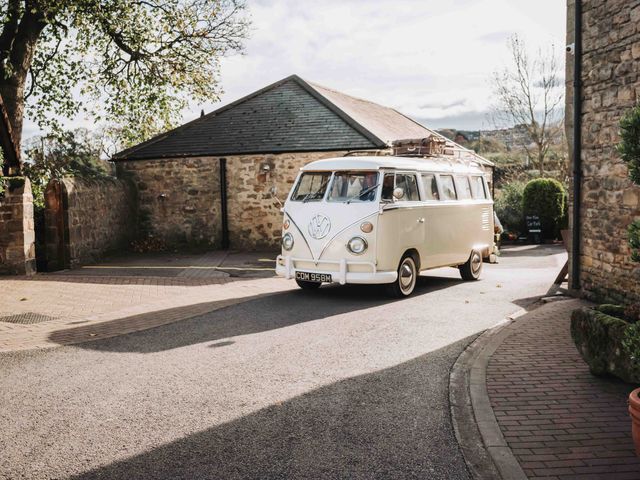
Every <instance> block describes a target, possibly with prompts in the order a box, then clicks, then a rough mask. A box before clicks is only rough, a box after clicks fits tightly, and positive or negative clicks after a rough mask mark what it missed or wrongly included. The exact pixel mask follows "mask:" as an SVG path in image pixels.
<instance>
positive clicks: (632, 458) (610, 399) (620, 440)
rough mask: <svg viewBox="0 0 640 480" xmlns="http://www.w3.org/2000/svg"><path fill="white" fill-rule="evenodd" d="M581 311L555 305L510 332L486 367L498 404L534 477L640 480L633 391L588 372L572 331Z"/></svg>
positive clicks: (573, 303)
mask: <svg viewBox="0 0 640 480" xmlns="http://www.w3.org/2000/svg"><path fill="white" fill-rule="evenodd" d="M580 305H581V302H579V301H577V300H565V301H557V302H553V303H550V304H547V305H544V306H542V307H540V308H538V309H536V310H534V311H533V312H531V313H529V314H528V315H526V316H525V317H523V318H522V319H520V320H518V321H516V322H515V323H514V324H512V325H511V326H509V327H507V328H508V329H510V330H511V333H510V335H509V336H508V337H507V338H506V339H505V341H504V342H503V343H502V344H501V345H500V347H498V350H497V351H496V352H495V353H494V354H493V356H492V358H491V360H490V361H489V365H488V368H487V391H488V393H489V397H490V400H491V405H492V407H493V410H494V413H495V415H496V418H497V420H498V424H499V426H500V429H501V431H502V433H503V435H504V437H505V439H506V441H507V443H508V445H509V447H510V448H511V449H512V451H513V453H514V455H515V457H516V459H517V460H518V462H519V463H520V465H521V467H522V468H523V470H524V472H525V474H526V475H527V476H528V477H529V478H531V479H538V480H541V479H549V480H550V479H558V480H569V479H576V480H577V479H580V480H595V479H607V480H615V479H619V480H622V479H640V458H639V457H637V456H636V454H635V452H634V447H633V441H632V439H631V423H630V419H629V415H628V413H627V398H628V395H629V392H631V390H633V388H634V385H629V384H625V383H623V382H621V381H619V380H616V379H613V378H598V377H594V376H593V375H591V374H590V373H589V369H588V367H587V366H586V364H585V363H584V361H583V360H582V359H581V357H580V355H579V354H578V351H577V350H576V348H575V346H574V344H573V341H572V340H571V335H570V331H569V327H570V315H571V310H573V309H574V308H577V307H578V306H580Z"/></svg>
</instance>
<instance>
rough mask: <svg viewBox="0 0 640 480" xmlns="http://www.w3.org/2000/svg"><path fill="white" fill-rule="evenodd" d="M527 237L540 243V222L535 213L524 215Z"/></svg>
mask: <svg viewBox="0 0 640 480" xmlns="http://www.w3.org/2000/svg"><path fill="white" fill-rule="evenodd" d="M525 221H526V223H527V230H528V231H529V237H530V238H531V241H533V243H542V223H540V217H539V216H537V215H527V216H526V217H525Z"/></svg>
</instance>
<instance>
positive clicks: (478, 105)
mask: <svg viewBox="0 0 640 480" xmlns="http://www.w3.org/2000/svg"><path fill="white" fill-rule="evenodd" d="M248 5H249V12H250V15H251V18H252V22H253V25H252V29H251V37H250V39H249V40H248V42H247V43H246V52H245V54H244V55H241V56H240V55H238V56H233V57H230V58H226V59H224V60H223V63H222V75H221V80H222V86H223V89H224V91H225V94H224V95H223V96H222V99H221V100H222V101H221V103H219V104H209V105H194V106H193V108H192V109H191V110H188V111H186V112H185V115H184V117H185V120H189V119H192V118H194V117H195V116H197V115H198V114H199V112H200V109H204V110H205V112H207V113H208V112H210V111H212V110H214V109H215V108H217V107H219V106H221V105H224V104H225V103H229V102H231V101H233V100H236V99H238V98H240V97H242V96H244V95H246V94H248V93H251V92H253V91H255V90H258V89H260V88H262V87H264V86H266V85H268V84H270V83H272V82H275V81H277V80H280V79H281V78H284V77H286V76H288V75H291V74H293V73H296V74H298V75H299V76H301V77H302V78H304V79H306V80H309V81H312V82H315V83H318V84H320V85H324V86H327V87H331V88H334V89H336V90H339V91H341V92H343V93H347V94H349V95H354V96H356V97H360V98H365V99H367V100H371V101H373V102H376V103H380V104H382V105H385V106H389V107H393V108H396V109H398V110H400V111H401V112H403V113H405V114H407V115H409V116H411V117H412V118H414V119H416V120H418V121H420V122H422V123H424V124H425V125H427V126H429V127H432V128H448V127H450V128H457V129H474V130H475V129H490V128H493V125H492V123H491V121H490V120H489V119H488V117H487V113H488V111H489V109H490V107H491V104H492V99H491V95H492V84H491V76H492V72H494V71H496V70H500V69H502V68H504V67H505V66H506V65H507V64H508V62H509V50H508V48H507V42H508V39H509V37H510V36H512V35H513V34H518V35H519V36H521V37H522V38H523V39H524V40H525V42H526V44H527V47H528V50H529V51H530V53H531V55H532V56H533V55H535V53H537V51H538V50H539V49H541V48H543V49H547V48H549V47H550V46H551V45H554V46H555V50H556V52H557V54H558V55H559V58H560V59H561V60H562V59H564V46H565V30H566V2H565V1H564V0H536V1H531V0H510V1H507V0H449V1H443V0H369V1H366V0H322V1H321V2H318V1H311V0H248ZM562 73H564V72H562Z"/></svg>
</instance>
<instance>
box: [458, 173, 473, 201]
mask: <svg viewBox="0 0 640 480" xmlns="http://www.w3.org/2000/svg"><path fill="white" fill-rule="evenodd" d="M465 181H466V182H467V185H466V186H467V187H468V190H467V191H468V193H469V196H465V197H462V196H461V195H460V193H461V192H463V191H464V189H463V187H464V182H465ZM455 183H456V194H457V196H458V200H475V199H474V198H473V189H472V188H471V179H470V178H469V175H466V174H458V175H456V176H455ZM458 187H460V188H458Z"/></svg>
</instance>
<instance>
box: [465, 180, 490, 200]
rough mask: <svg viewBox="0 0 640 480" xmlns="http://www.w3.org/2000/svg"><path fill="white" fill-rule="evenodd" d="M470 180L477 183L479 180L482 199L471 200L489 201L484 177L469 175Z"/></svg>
mask: <svg viewBox="0 0 640 480" xmlns="http://www.w3.org/2000/svg"><path fill="white" fill-rule="evenodd" d="M470 179H472V180H474V181H477V180H478V179H479V180H480V185H482V193H483V196H482V197H478V198H476V197H475V196H473V199H474V200H489V188H488V186H487V183H486V181H485V178H484V175H471V176H470ZM471 195H473V181H472V183H471Z"/></svg>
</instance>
